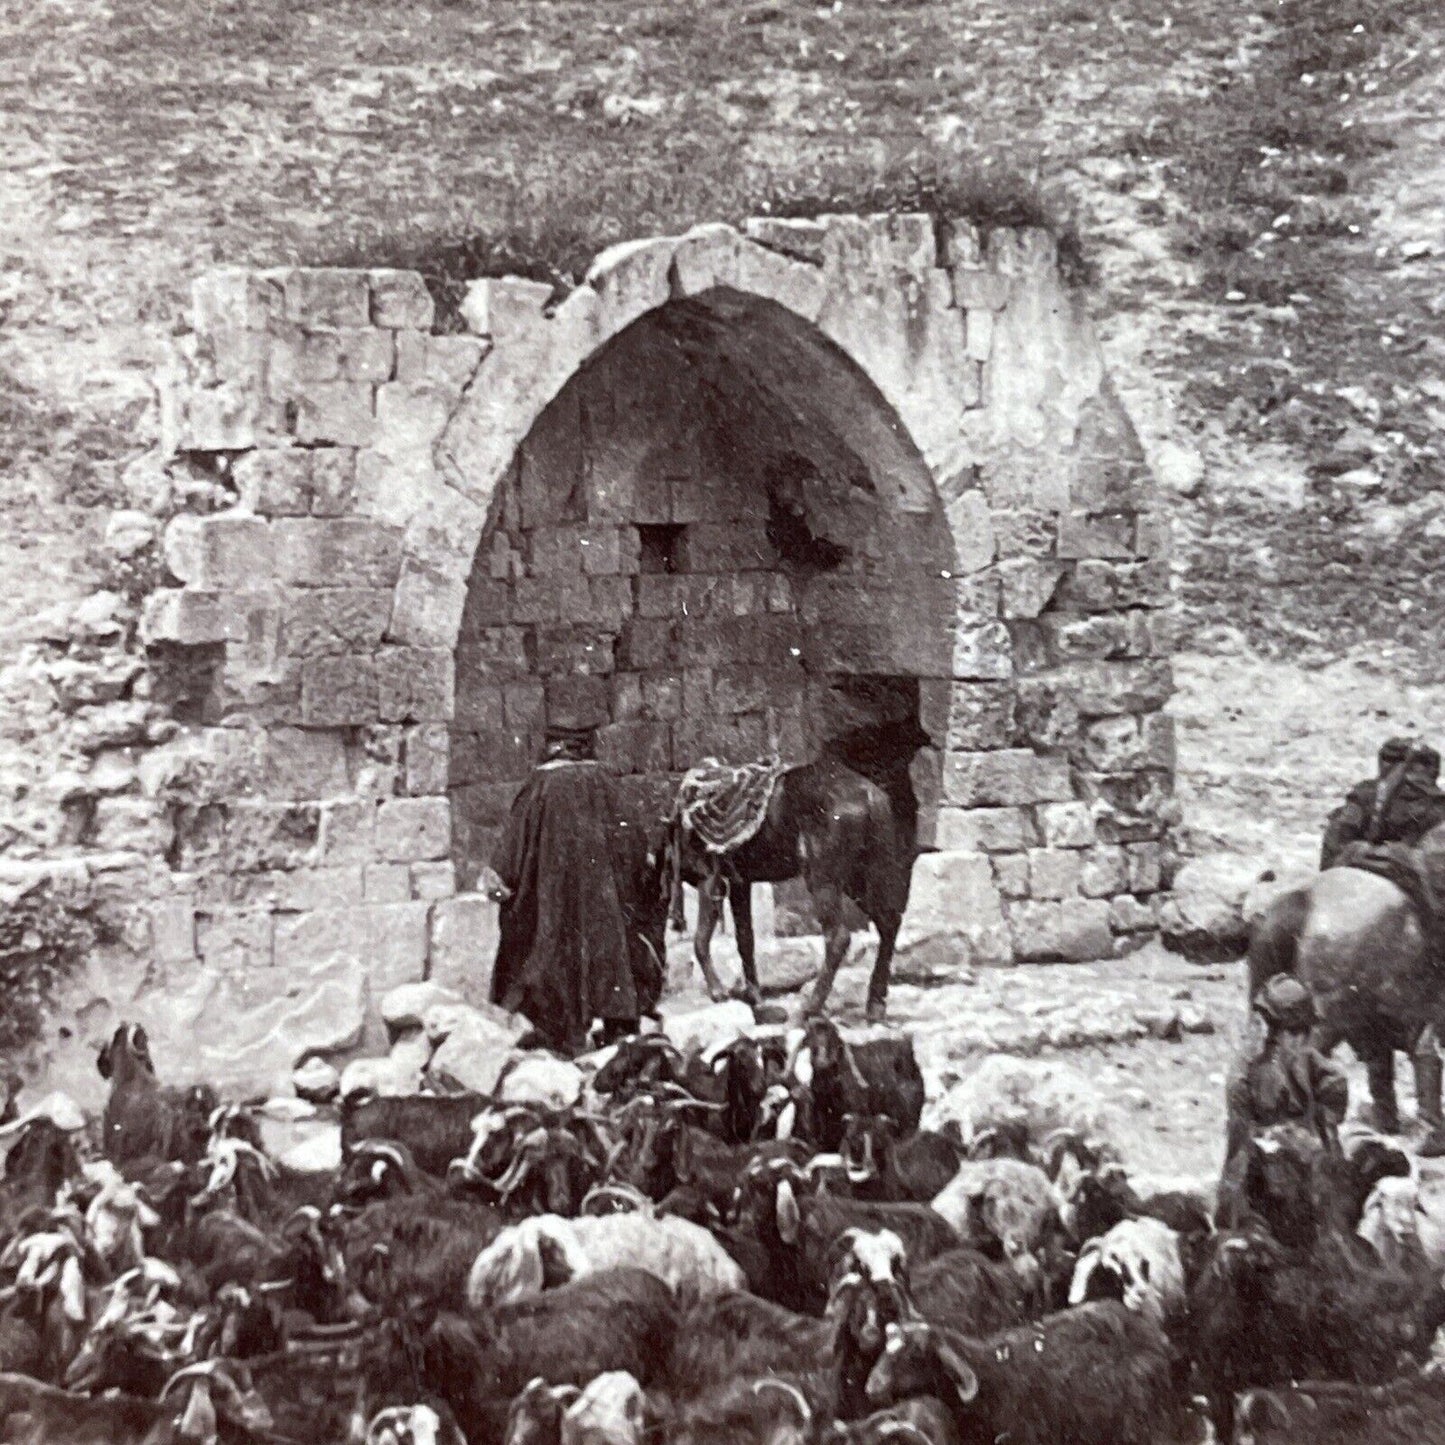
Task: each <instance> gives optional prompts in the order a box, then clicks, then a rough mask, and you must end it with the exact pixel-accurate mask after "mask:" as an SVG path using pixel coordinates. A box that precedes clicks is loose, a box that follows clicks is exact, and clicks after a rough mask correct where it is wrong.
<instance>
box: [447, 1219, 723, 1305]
mask: <svg viewBox="0 0 1445 1445" xmlns="http://www.w3.org/2000/svg"><path fill="white" fill-rule="evenodd" d="M544 1254H545V1255H546V1256H547V1257H549V1258H550V1260H552V1261H556V1262H559V1263H560V1264H561V1265H562V1266H563V1267H564V1268H565V1270H566V1271H567V1274H568V1276H569V1277H570V1278H572V1279H578V1278H581V1277H582V1276H584V1275H589V1274H596V1273H597V1272H598V1271H599V1270H604V1269H616V1268H619V1267H622V1266H629V1265H630V1266H632V1267H633V1268H636V1269H644V1270H646V1271H648V1273H649V1274H655V1275H656V1276H657V1277H658V1278H659V1279H660V1280H662V1281H663V1282H664V1283H665V1284H668V1285H670V1286H671V1287H672V1288H673V1289H674V1290H676V1291H677V1293H678V1295H679V1298H681V1299H683V1300H685V1301H695V1300H698V1299H706V1298H708V1297H710V1296H712V1295H716V1294H722V1293H724V1292H725V1291H727V1290H735V1289H746V1288H747V1279H746V1276H745V1275H744V1274H743V1272H742V1270H741V1268H740V1267H739V1266H738V1264H737V1262H736V1261H735V1260H734V1259H733V1258H732V1256H731V1255H729V1254H728V1252H727V1251H726V1250H725V1249H724V1248H723V1247H722V1245H720V1244H719V1243H718V1242H717V1240H716V1239H714V1238H713V1237H712V1235H711V1234H709V1233H708V1232H707V1230H705V1229H703V1228H702V1227H701V1226H700V1225H696V1224H693V1223H691V1222H690V1221H689V1220H686V1219H677V1218H674V1217H673V1216H671V1215H668V1216H664V1217H662V1218H658V1219H654V1218H651V1217H649V1216H648V1215H645V1214H605V1215H601V1216H587V1217H585V1218H582V1219H564V1218H562V1216H561V1215H558V1214H541V1215H537V1216H535V1217H533V1218H531V1219H524V1220H522V1221H521V1222H520V1223H518V1224H514V1225H511V1226H510V1227H509V1228H507V1229H504V1230H503V1231H502V1232H501V1233H500V1234H499V1235H498V1236H497V1237H496V1239H494V1240H493V1241H492V1242H491V1244H489V1245H488V1246H487V1247H486V1248H485V1249H484V1250H483V1251H482V1252H481V1253H480V1254H479V1255H478V1256H477V1258H476V1260H475V1261H474V1262H473V1264H472V1269H471V1274H470V1275H469V1276H468V1279H467V1304H468V1306H469V1307H470V1308H471V1309H473V1310H484V1309H489V1308H491V1307H493V1306H495V1305H499V1304H504V1303H506V1302H507V1301H509V1300H517V1299H526V1298H527V1297H528V1296H531V1295H536V1294H540V1293H541V1292H542V1288H543V1279H544V1276H545V1273H546V1270H545V1267H544Z"/></svg>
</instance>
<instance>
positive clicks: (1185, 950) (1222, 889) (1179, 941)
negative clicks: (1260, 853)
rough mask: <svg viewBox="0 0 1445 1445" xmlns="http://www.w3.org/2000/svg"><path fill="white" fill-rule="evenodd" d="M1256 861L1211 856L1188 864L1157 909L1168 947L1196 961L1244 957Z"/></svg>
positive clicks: (1234, 855)
mask: <svg viewBox="0 0 1445 1445" xmlns="http://www.w3.org/2000/svg"><path fill="white" fill-rule="evenodd" d="M1259 871H1260V870H1259V865H1258V863H1257V862H1256V861H1255V860H1252V859H1249V858H1245V857H1242V856H1241V855H1239V854H1237V853H1210V854H1207V855H1206V856H1205V857H1203V858H1196V859H1194V860H1193V861H1192V862H1189V863H1186V864H1185V865H1184V867H1182V868H1181V869H1180V870H1179V872H1178V873H1177V874H1176V875H1175V877H1174V886H1173V891H1172V893H1171V894H1170V896H1169V897H1168V898H1166V899H1165V900H1164V902H1163V904H1162V906H1161V907H1160V910H1159V931H1160V936H1161V937H1162V938H1163V940H1164V943H1165V945H1166V946H1167V947H1169V948H1172V949H1174V950H1175V951H1176V952H1178V953H1182V954H1183V955H1184V956H1185V957H1186V958H1189V959H1191V960H1193V961H1194V962H1196V963H1214V962H1219V961H1222V960H1225V959H1231V958H1238V957H1240V956H1241V955H1242V954H1243V953H1244V951H1245V949H1246V948H1248V946H1249V924H1248V922H1247V921H1246V919H1245V914H1244V907H1245V900H1246V898H1247V897H1248V895H1249V892H1250V890H1251V889H1252V888H1253V887H1254V885H1255V882H1256V880H1257V879H1258V877H1259Z"/></svg>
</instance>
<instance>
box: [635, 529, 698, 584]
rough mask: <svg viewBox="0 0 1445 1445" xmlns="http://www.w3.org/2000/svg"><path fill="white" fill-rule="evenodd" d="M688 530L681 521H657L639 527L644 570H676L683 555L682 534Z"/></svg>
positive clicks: (638, 534) (652, 571)
mask: <svg viewBox="0 0 1445 1445" xmlns="http://www.w3.org/2000/svg"><path fill="white" fill-rule="evenodd" d="M686 530H687V529H686V527H685V526H684V525H683V524H682V523H679V522H657V523H649V524H646V525H643V526H640V527H638V529H637V537H638V542H639V544H640V548H641V568H642V571H644V572H651V573H657V572H676V571H677V570H678V563H679V559H680V558H681V556H682V534H683V532H684V531H686Z"/></svg>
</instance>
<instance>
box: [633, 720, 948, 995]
mask: <svg viewBox="0 0 1445 1445" xmlns="http://www.w3.org/2000/svg"><path fill="white" fill-rule="evenodd" d="M920 737H921V738H922V742H920V741H919V739H920ZM885 739H886V742H887V746H886V748H885V747H882V746H881V744H882V743H883V741H884V740H885ZM927 741H930V740H929V739H928V737H927V735H926V734H924V733H922V730H921V729H919V728H917V725H916V724H913V725H911V726H910V727H908V728H906V729H905V730H903V731H900V730H899V729H898V728H897V726H896V725H893V726H891V727H889V728H877V729H870V730H868V731H867V733H866V735H864V734H855V735H853V736H852V737H851V739H850V740H849V743H848V744H843V743H835V744H833V745H830V746H829V747H828V748H827V749H825V751H824V753H823V755H822V756H821V757H819V758H817V759H815V760H813V761H812V762H807V763H800V764H797V765H796V766H794V767H790V768H787V769H785V770H784V771H783V772H782V773H781V774H780V775H779V777H778V780H777V783H776V785H775V786H774V788H773V793H772V797H771V798H770V800H769V802H768V807H767V811H766V813H765V815H764V817H763V821H762V824H761V826H760V827H759V828H758V830H757V832H756V833H755V834H754V835H753V836H752V837H751V838H749V839H748V840H747V841H746V842H744V843H741V844H740V845H738V847H736V848H734V849H732V850H730V851H729V852H728V853H726V854H723V855H718V854H714V853H710V852H708V850H706V849H705V848H704V847H703V846H702V845H701V844H700V843H699V842H698V841H697V840H696V839H695V838H694V837H693V836H692V835H691V834H690V833H689V832H688V831H687V829H686V828H685V827H684V826H683V824H682V823H681V821H680V819H678V818H676V817H674V818H671V819H669V820H668V824H667V833H666V844H665V847H664V849H663V858H664V861H663V863H662V865H661V866H662V869H663V872H664V876H663V877H662V879H661V880H660V886H661V887H662V888H663V889H665V890H667V891H668V893H669V895H670V897H671V902H672V907H673V914H674V920H675V921H676V920H677V919H679V918H680V916H681V896H680V892H681V890H680V887H679V884H680V883H681V882H687V883H691V884H693V885H694V886H695V887H696V888H697V891H698V923H697V932H696V934H695V935H694V937H693V953H694V956H695V957H696V959H697V962H698V966H699V968H700V969H701V970H702V976H703V980H704V982H705V983H706V985H707V991H708V995H709V996H710V997H711V998H712V999H714V1000H720V999H722V998H724V997H725V996H726V990H725V989H724V988H723V986H722V983H721V981H720V980H719V978H718V976H717V973H716V971H715V970H714V968H713V966H712V957H711V948H712V936H713V932H714V930H715V928H716V926H717V921H718V917H719V914H720V912H721V908H722V904H723V900H724V899H726V900H727V902H728V906H729V908H730V910H731V912H732V916H733V924H734V927H735V929H736V933H737V945H738V953H739V955H740V956H741V959H742V965H743V983H742V985H741V987H740V989H739V990H738V994H739V996H740V997H742V998H744V999H746V1000H747V1001H748V1002H750V1003H756V1002H757V1001H758V999H759V997H760V990H759V986H758V974H757V964H756V951H755V936H754V933H753V912H752V885H753V884H754V883H783V882H786V881H788V880H790V879H793V878H802V880H803V882H804V884H805V886H806V887H807V889H808V894H809V896H810V897H811V899H812V902H813V908H814V910H815V912H816V913H817V915H818V922H819V924H820V925H821V926H822V930H823V940H824V955H823V968H822V971H821V972H820V973H819V974H818V977H817V979H816V980H815V981H814V984H813V988H812V991H811V993H810V995H809V998H808V1001H807V1005H806V1012H807V1013H808V1014H810V1015H812V1014H818V1013H821V1012H822V1011H823V1007H824V1005H825V1004H826V1003H827V1000H828V995H829V994H830V993H831V991H832V988H833V980H834V978H835V976H836V975H837V972H838V969H839V966H840V965H841V964H842V962H843V958H844V955H845V954H846V953H847V951H848V937H849V934H848V925H847V919H846V911H845V903H844V901H845V900H851V901H852V902H853V903H854V904H856V905H857V907H858V908H859V909H860V910H861V911H862V913H863V914H864V915H865V916H866V917H867V918H868V920H869V921H870V922H871V923H872V924H873V926H874V927H875V928H876V929H877V930H878V955H877V958H876V959H875V961H874V964H873V973H872V976H871V978H870V980H869V983H868V1004H867V1012H868V1018H869V1020H870V1021H876V1020H878V1019H881V1018H882V1017H883V1013H884V1009H885V1007H886V1005H887V998H888V981H889V970H890V967H891V965H892V961H893V949H894V945H895V944H896V942H897V940H898V930H899V927H900V926H901V925H902V922H903V913H904V910H905V909H906V908H907V906H908V891H909V887H910V885H911V882H912V877H913V863H914V860H915V859H916V858H917V857H918V855H919V854H920V853H921V852H923V851H925V850H924V849H921V848H920V847H919V846H918V839H917V816H918V804H917V800H916V799H915V797H914V794H913V787H912V783H911V782H910V780H909V776H908V763H909V761H910V760H911V758H912V756H913V754H914V753H915V752H916V751H917V750H918V748H919V747H920V746H922V743H923V742H927ZM865 768H866V770H867V771H866V772H865V771H864V769H865ZM870 774H871V776H870Z"/></svg>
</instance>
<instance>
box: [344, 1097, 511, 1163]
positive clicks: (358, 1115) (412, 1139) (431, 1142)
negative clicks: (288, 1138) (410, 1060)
mask: <svg viewBox="0 0 1445 1445" xmlns="http://www.w3.org/2000/svg"><path fill="white" fill-rule="evenodd" d="M490 1103H491V1100H489V1099H488V1098H487V1097H486V1096H485V1095H483V1094H435V1095H432V1094H411V1095H407V1096H404V1097H401V1098H377V1097H375V1096H374V1095H370V1094H365V1093H354V1094H351V1095H350V1096H349V1097H347V1098H346V1099H344V1100H343V1101H342V1105H341V1152H342V1157H343V1158H346V1157H349V1156H350V1154H351V1152H352V1150H353V1149H354V1148H355V1147H356V1145H357V1144H359V1143H361V1142H362V1140H364V1139H382V1140H392V1141H396V1142H398V1143H401V1144H403V1145H405V1146H406V1148H407V1150H408V1151H409V1152H410V1154H411V1157H412V1159H413V1160H414V1161H415V1162H416V1165H417V1168H419V1169H421V1170H423V1171H425V1172H426V1173H427V1174H434V1175H437V1176H442V1177H444V1176H445V1175H446V1172H447V1167H448V1166H449V1165H450V1164H451V1162H452V1160H453V1159H462V1158H465V1157H466V1154H467V1152H468V1150H470V1148H471V1146H472V1120H473V1119H475V1118H476V1117H477V1115H478V1114H480V1113H482V1112H483V1111H484V1110H485V1109H486V1108H487V1107H488V1106H489V1104H490Z"/></svg>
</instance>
